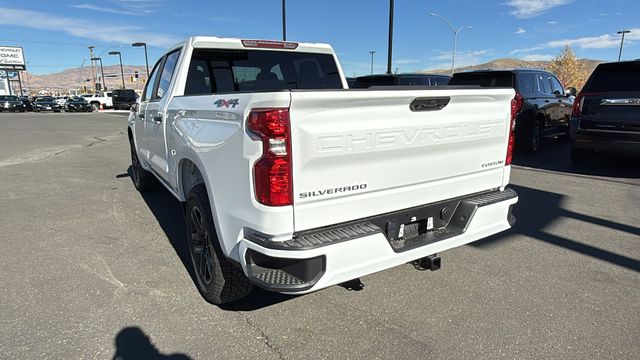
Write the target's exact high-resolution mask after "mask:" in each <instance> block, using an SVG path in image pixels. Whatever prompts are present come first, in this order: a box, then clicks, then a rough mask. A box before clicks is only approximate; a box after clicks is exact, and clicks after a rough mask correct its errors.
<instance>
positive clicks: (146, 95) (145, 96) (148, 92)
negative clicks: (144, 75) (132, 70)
mask: <svg viewBox="0 0 640 360" xmlns="http://www.w3.org/2000/svg"><path fill="white" fill-rule="evenodd" d="M161 63H162V59H160V60H158V62H157V63H156V65H155V66H154V67H153V70H151V75H149V79H148V81H147V86H146V87H145V88H144V92H143V93H142V99H140V101H149V100H151V99H152V95H153V88H154V87H155V85H156V80H157V79H158V72H159V71H160V65H161Z"/></svg>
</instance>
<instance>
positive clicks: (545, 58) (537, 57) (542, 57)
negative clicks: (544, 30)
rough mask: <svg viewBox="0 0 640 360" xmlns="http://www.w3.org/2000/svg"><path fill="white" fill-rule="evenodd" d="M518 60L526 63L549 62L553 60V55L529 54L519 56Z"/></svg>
mask: <svg viewBox="0 0 640 360" xmlns="http://www.w3.org/2000/svg"><path fill="white" fill-rule="evenodd" d="M518 59H522V60H526V61H549V60H551V59H553V55H544V54H529V55H525V56H520V57H519V58H518Z"/></svg>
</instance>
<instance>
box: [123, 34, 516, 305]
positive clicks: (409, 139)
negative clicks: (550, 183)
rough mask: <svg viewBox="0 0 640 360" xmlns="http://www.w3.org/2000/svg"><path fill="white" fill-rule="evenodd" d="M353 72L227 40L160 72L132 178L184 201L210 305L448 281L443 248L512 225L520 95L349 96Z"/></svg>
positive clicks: (134, 151) (319, 53)
mask: <svg viewBox="0 0 640 360" xmlns="http://www.w3.org/2000/svg"><path fill="white" fill-rule="evenodd" d="M341 74H342V72H341V71H340V69H339V65H338V62H337V59H336V55H335V53H334V51H333V49H332V48H331V46H329V45H326V44H318V43H313V44H311V43H293V42H282V41H265V40H239V39H221V38H217V37H191V38H189V39H187V40H186V41H184V42H182V43H179V44H177V45H176V46H174V47H172V48H170V49H169V50H168V51H167V52H166V53H165V54H164V55H162V56H161V58H160V60H159V61H158V62H157V63H156V65H155V66H154V68H153V71H152V72H151V76H150V78H149V81H148V82H147V84H146V88H145V90H144V92H143V95H142V97H141V99H140V102H139V104H136V105H135V107H134V109H133V111H131V112H130V113H129V119H128V129H127V133H128V136H129V144H130V150H131V167H132V176H131V178H132V181H133V183H134V185H135V187H136V188H137V189H138V190H139V191H147V190H150V189H152V188H154V186H158V185H159V184H162V186H165V187H166V188H167V189H168V191H169V192H170V193H171V194H173V195H174V196H175V197H176V198H177V199H178V200H179V201H181V202H182V203H183V206H184V207H183V209H184V211H185V223H186V227H187V234H188V236H187V237H186V239H185V241H187V244H185V245H186V247H187V248H188V249H189V250H188V251H189V253H190V257H191V262H192V265H193V269H194V275H195V276H194V280H195V282H196V285H197V288H198V290H199V291H200V293H201V294H202V296H203V297H204V298H205V299H207V300H208V301H210V302H212V303H215V304H220V303H225V302H230V301H234V300H237V299H239V298H241V297H243V296H246V295H248V294H249V293H250V291H251V288H252V286H253V285H256V286H260V287H262V288H264V289H267V290H270V291H277V292H284V293H289V294H304V293H308V292H311V291H315V290H319V289H322V288H325V287H328V286H331V285H335V284H339V283H342V282H345V281H348V280H352V279H355V278H358V277H360V276H365V275H368V274H371V273H374V272H377V271H382V270H385V269H389V268H391V267H394V266H398V265H402V264H405V263H407V262H416V263H415V265H416V267H419V268H421V269H431V270H437V269H438V268H439V265H440V258H439V257H437V256H436V255H435V253H439V252H442V251H445V250H447V249H451V248H454V247H457V246H462V245H465V244H468V243H470V242H473V241H476V240H480V239H482V238H485V237H487V236H491V235H493V234H495V233H498V232H500V231H504V230H507V229H508V228H510V227H511V225H512V224H513V221H514V220H515V219H514V217H513V215H512V213H511V209H512V207H513V205H514V204H515V203H516V202H517V201H518V196H517V194H516V193H515V191H513V190H511V189H509V188H507V187H506V186H507V185H508V182H509V174H510V164H511V150H512V148H513V146H512V145H513V132H512V131H511V123H512V121H513V117H514V116H515V114H514V113H513V112H512V106H511V104H512V100H513V97H514V94H515V92H514V91H513V89H497V88H495V89H483V88H479V87H457V88H449V87H446V86H443V87H426V86H425V87H423V88H415V89H403V88H401V87H395V88H376V89H374V88H371V89H359V90H348V89H346V87H347V86H346V79H345V78H344V77H343V75H341ZM178 221H182V218H180V219H176V222H178ZM398 281H400V280H398ZM431 290H432V291H436V290H434V289H431Z"/></svg>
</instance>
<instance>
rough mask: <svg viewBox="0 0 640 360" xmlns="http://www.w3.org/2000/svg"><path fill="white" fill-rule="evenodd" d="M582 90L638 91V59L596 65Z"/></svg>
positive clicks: (639, 77) (639, 82)
mask: <svg viewBox="0 0 640 360" xmlns="http://www.w3.org/2000/svg"><path fill="white" fill-rule="evenodd" d="M582 91H583V92H605V91H619V92H625V91H635V92H637V91H640V61H633V62H620V63H609V64H601V65H598V67H597V68H596V69H595V70H594V72H593V74H591V78H589V81H587V84H586V85H585V87H584V89H583V90H582Z"/></svg>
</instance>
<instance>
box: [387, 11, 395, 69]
mask: <svg viewBox="0 0 640 360" xmlns="http://www.w3.org/2000/svg"><path fill="white" fill-rule="evenodd" d="M393 8H394V5H393V0H389V49H388V50H389V52H388V53H387V74H391V55H392V54H393Z"/></svg>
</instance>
